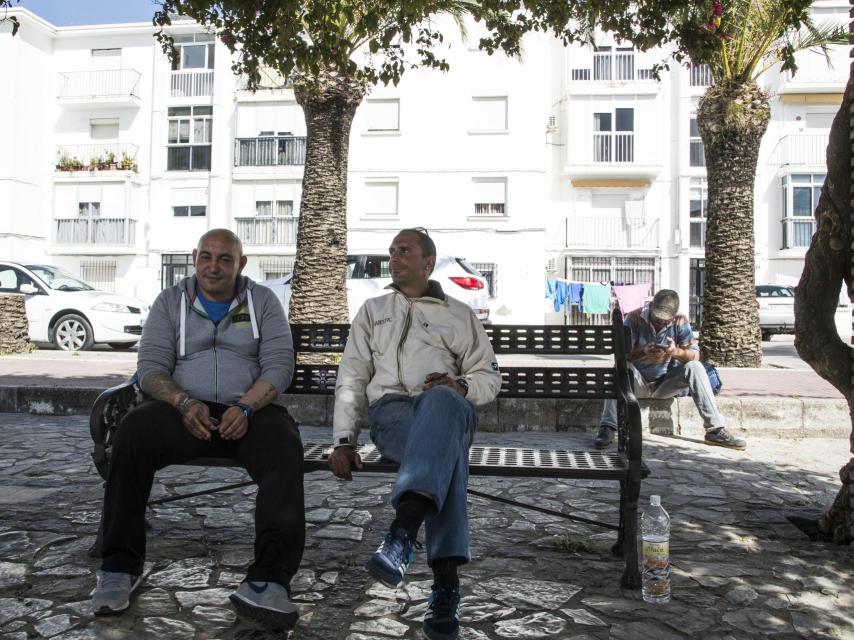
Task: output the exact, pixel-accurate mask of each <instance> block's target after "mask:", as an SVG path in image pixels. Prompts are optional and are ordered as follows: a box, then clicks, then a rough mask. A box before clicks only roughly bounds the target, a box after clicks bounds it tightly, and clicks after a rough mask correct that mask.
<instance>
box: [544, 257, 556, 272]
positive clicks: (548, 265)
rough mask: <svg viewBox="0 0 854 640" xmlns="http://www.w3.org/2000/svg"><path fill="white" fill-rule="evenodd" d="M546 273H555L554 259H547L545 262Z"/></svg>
mask: <svg viewBox="0 0 854 640" xmlns="http://www.w3.org/2000/svg"><path fill="white" fill-rule="evenodd" d="M546 272H547V273H556V272H557V260H556V259H555V258H549V259H548V260H546Z"/></svg>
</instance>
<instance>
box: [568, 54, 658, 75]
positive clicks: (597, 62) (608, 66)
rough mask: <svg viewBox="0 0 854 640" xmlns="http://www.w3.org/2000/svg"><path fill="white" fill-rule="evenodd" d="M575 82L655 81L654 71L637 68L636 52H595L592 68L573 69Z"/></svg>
mask: <svg viewBox="0 0 854 640" xmlns="http://www.w3.org/2000/svg"><path fill="white" fill-rule="evenodd" d="M571 73H572V75H571V77H572V80H573V81H574V82H588V81H590V80H591V79H592V80H593V81H594V82H632V81H634V80H653V79H654V78H653V77H652V69H648V68H643V69H637V68H635V54H634V52H630V51H626V52H621V51H618V52H616V53H614V52H610V51H608V52H601V51H600V52H595V53H594V54H593V66H592V68H586V67H580V68H576V69H572V72H571Z"/></svg>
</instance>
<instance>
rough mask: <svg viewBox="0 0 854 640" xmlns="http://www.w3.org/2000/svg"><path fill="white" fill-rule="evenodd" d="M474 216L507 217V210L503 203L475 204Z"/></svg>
mask: <svg viewBox="0 0 854 640" xmlns="http://www.w3.org/2000/svg"><path fill="white" fill-rule="evenodd" d="M474 215H476V216H504V215H507V210H506V208H505V206H504V203H503V202H475V203H474Z"/></svg>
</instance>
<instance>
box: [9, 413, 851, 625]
mask: <svg viewBox="0 0 854 640" xmlns="http://www.w3.org/2000/svg"><path fill="white" fill-rule="evenodd" d="M86 427H87V425H86V420H85V418H83V417H79V416H73V417H63V418H57V417H41V416H28V415H22V414H0V436H2V438H0V639H2V640H25V639H27V638H41V637H49V638H58V639H63V640H88V639H102V638H103V639H110V640H113V639H115V640H122V639H131V638H132V639H134V640H135V639H137V638H139V639H146V638H157V639H158V640H172V639H181V640H183V639H185V638H186V639H195V640H204V639H213V638H216V639H239V640H261V639H267V638H278V637H282V634H275V633H271V632H268V631H265V630H263V629H259V628H256V627H253V626H252V625H250V624H248V623H246V622H244V621H242V620H239V619H237V618H236V617H235V614H234V611H233V610H232V608H231V606H230V605H229V604H228V602H227V595H228V593H229V592H230V591H231V590H232V589H233V588H234V587H235V586H236V585H237V584H238V582H239V581H240V580H241V579H242V577H243V571H244V569H245V567H246V566H247V564H248V562H249V559H250V556H251V544H252V538H253V527H252V509H253V500H252V498H253V494H254V489H244V490H238V491H233V492H230V493H227V494H219V495H217V496H205V497H200V498H196V499H192V500H188V501H185V502H179V503H174V504H172V505H170V506H163V507H158V508H155V509H154V512H153V513H152V517H151V525H152V528H153V530H152V532H151V533H150V535H149V558H148V560H149V562H148V565H147V569H148V571H149V573H148V575H147V578H146V580H145V582H144V584H143V587H142V589H141V591H140V594H139V597H138V598H137V599H136V601H135V603H134V604H133V606H132V608H131V609H130V611H128V612H127V613H126V614H125V615H123V616H121V617H118V618H107V619H103V618H99V619H95V618H94V617H92V616H91V615H90V613H89V606H88V595H89V592H90V590H91V589H92V587H93V584H94V571H95V569H96V562H95V561H94V560H93V559H91V558H90V557H88V555H87V549H88V547H89V546H90V545H91V544H92V542H93V540H94V532H95V529H96V527H97V522H98V517H99V509H100V497H101V492H102V487H101V482H100V479H99V477H98V476H97V474H96V472H95V471H94V468H93V466H92V464H91V463H90V461H89V451H90V440H89V435H88V429H87V428H86ZM328 436H329V432H328V430H324V429H317V428H304V429H303V438H304V439H305V440H306V441H309V440H313V441H324V440H326V439H327V438H328ZM581 437H586V438H589V435H588V436H581ZM479 438H480V440H481V441H482V442H489V443H494V444H507V445H525V446H532V445H533V446H543V447H551V446H568V445H569V446H571V440H572V437H571V436H568V435H567V434H555V433H549V434H546V433H515V434H481V436H479ZM644 448H645V452H646V461H647V463H648V464H649V466H650V467H651V469H652V476H651V477H650V479H649V480H647V481H646V482H645V483H644V487H643V494H642V499H643V501H644V502H648V496H649V495H650V494H651V493H659V494H661V496H662V501H663V504H664V505H665V507H666V508H667V509H668V510H669V511H670V513H671V516H672V518H673V524H672V529H673V533H672V537H671V554H672V561H673V565H674V579H673V600H672V602H671V603H670V604H668V605H649V604H646V603H644V602H643V601H642V600H641V599H640V594H639V593H634V592H627V591H622V590H621V589H620V588H619V586H618V584H619V576H620V572H621V562H620V561H619V560H617V559H615V558H613V557H612V556H611V555H610V554H609V551H608V549H609V547H610V545H611V544H612V542H613V540H614V534H612V533H610V532H602V531H601V530H595V529H591V528H588V527H587V526H584V525H578V524H573V523H571V522H569V521H564V520H560V519H557V518H554V517H550V516H545V515H542V514H538V513H536V512H531V511H524V510H520V509H517V508H515V507H511V506H507V505H502V504H499V503H494V502H489V501H486V500H483V499H480V498H476V499H472V501H471V525H472V529H473V545H474V546H473V549H472V551H473V554H474V559H473V562H472V563H470V564H469V565H466V566H465V567H463V568H462V571H461V575H462V582H463V588H464V599H463V607H462V621H463V631H462V633H461V638H463V640H485V639H492V640H499V639H503V638H560V639H574V640H589V639H593V638H599V639H605V638H613V639H615V640H628V639H634V638H637V639H641V638H643V639H649V640H669V639H671V638H702V639H704V640H705V639H709V640H712V639H720V640H724V639H744V638H766V637H767V638H798V637H801V638H854V579H852V573H854V563H852V560H854V548H839V547H833V546H831V545H825V544H816V543H811V542H809V541H808V540H807V539H806V538H805V536H804V535H803V534H801V532H800V531H798V530H797V529H795V528H794V527H792V526H791V525H790V524H789V523H788V522H787V521H786V519H785V514H787V513H792V512H804V511H810V510H812V511H815V510H817V509H819V508H820V507H821V506H822V505H826V504H829V502H830V501H831V500H832V498H833V496H834V495H835V493H836V490H837V483H838V480H837V479H836V478H835V472H836V470H837V469H838V468H839V467H840V466H841V465H842V463H843V462H844V461H845V460H847V455H846V453H847V452H846V449H847V447H846V442H845V441H844V440H843V439H839V440H836V441H830V440H817V439H810V440H808V441H801V442H792V441H773V440H764V441H760V440H757V439H751V440H750V448H749V449H748V451H747V452H744V453H739V452H733V451H729V450H724V449H716V448H709V447H706V446H704V445H702V444H700V443H698V442H696V441H692V440H687V439H681V438H662V437H656V436H651V437H649V438H648V439H647V441H646V442H645V444H644ZM240 479H243V475H242V473H241V472H239V470H230V469H199V468H188V467H172V468H170V469H167V470H165V471H163V472H161V473H160V474H159V475H158V482H157V484H156V485H155V495H158V496H159V495H163V494H170V493H173V492H175V491H177V490H198V489H203V488H205V487H209V486H213V485H214V484H215V483H217V482H219V481H221V480H240ZM305 482H306V488H307V491H306V510H307V517H308V521H309V523H310V524H309V531H308V541H307V548H306V553H305V559H304V561H303V569H302V571H300V573H299V574H298V575H297V576H296V578H295V580H294V581H293V585H292V586H293V590H294V594H295V600H298V601H299V602H300V605H301V608H302V610H303V615H302V619H301V622H300V624H299V626H298V627H297V630H296V631H295V633H294V636H295V637H296V638H303V639H323V640H333V639H341V640H375V639H386V640H387V639H388V638H417V637H420V632H419V628H420V621H421V618H422V617H423V613H424V610H425V607H426V603H425V598H426V595H427V590H428V589H429V585H430V574H429V573H428V569H427V567H426V565H425V564H424V558H423V554H422V555H420V556H417V557H416V562H415V563H414V565H413V568H412V571H411V574H410V576H409V580H408V582H407V586H406V588H405V589H399V590H397V591H394V590H390V589H386V588H384V587H382V586H380V585H378V584H376V583H374V582H373V581H372V580H371V579H370V578H369V577H368V575H367V574H366V573H365V571H364V569H363V568H362V565H363V563H364V561H365V560H366V558H367V557H368V554H369V553H370V552H371V551H373V549H374V548H375V547H376V545H377V544H378V542H379V540H380V538H381V536H382V534H383V532H384V529H385V527H386V526H387V523H388V521H389V516H390V514H391V511H390V509H389V508H388V507H387V506H386V504H385V503H386V500H387V497H388V493H389V490H390V483H389V481H388V477H387V476H379V475H367V474H366V475H363V476H361V477H359V478H357V479H356V480H354V481H353V482H352V483H349V484H345V483H341V482H338V481H335V480H333V479H331V476H330V475H329V474H327V473H313V474H310V475H307V476H306V478H305ZM472 486H473V487H475V488H478V489H480V490H482V491H490V492H493V493H498V494H501V495H503V496H512V497H514V498H517V499H519V500H522V501H529V502H532V503H536V504H539V505H542V506H546V507H550V508H553V509H558V510H566V509H570V508H572V509H575V510H577V511H578V512H579V513H580V515H584V516H588V517H600V518H601V517H605V518H609V519H611V518H615V517H616V511H617V496H618V492H617V490H616V487H615V486H614V485H613V483H597V482H592V481H574V482H559V481H554V480H521V479H498V478H489V479H487V478H474V479H473V480H472Z"/></svg>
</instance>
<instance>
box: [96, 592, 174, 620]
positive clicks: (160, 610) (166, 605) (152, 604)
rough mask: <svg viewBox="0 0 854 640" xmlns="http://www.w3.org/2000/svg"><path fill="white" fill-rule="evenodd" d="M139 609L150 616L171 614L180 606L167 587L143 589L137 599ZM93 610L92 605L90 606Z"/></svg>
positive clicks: (137, 608)
mask: <svg viewBox="0 0 854 640" xmlns="http://www.w3.org/2000/svg"><path fill="white" fill-rule="evenodd" d="M135 608H136V610H137V611H141V612H145V615H149V616H171V615H172V614H173V613H175V612H177V611H178V606H177V605H176V604H175V601H174V600H173V599H172V595H171V594H170V593H169V592H168V591H166V590H165V589H148V590H144V591H142V592H141V593H140V594H139V595H138V596H137V597H136V600H135ZM89 612H91V605H90V606H89Z"/></svg>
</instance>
